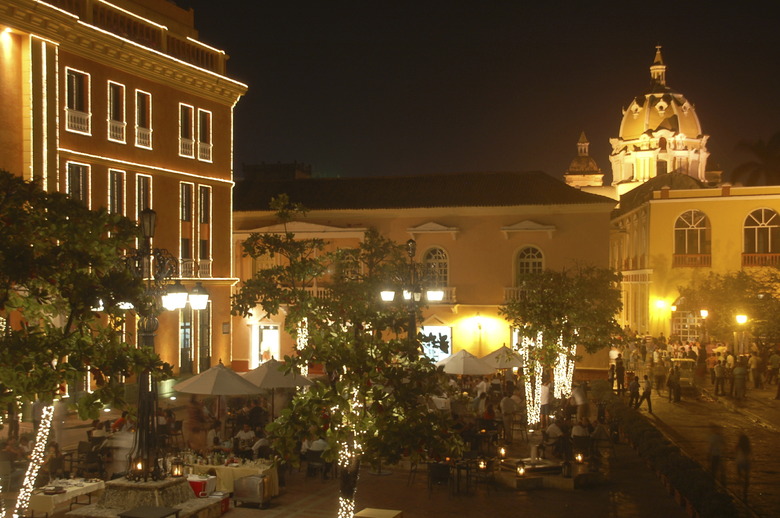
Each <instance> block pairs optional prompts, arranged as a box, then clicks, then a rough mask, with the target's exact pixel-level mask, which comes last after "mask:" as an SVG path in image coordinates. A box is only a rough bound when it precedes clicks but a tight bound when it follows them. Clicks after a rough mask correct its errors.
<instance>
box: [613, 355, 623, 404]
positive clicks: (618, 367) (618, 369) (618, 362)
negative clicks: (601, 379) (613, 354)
mask: <svg viewBox="0 0 780 518" xmlns="http://www.w3.org/2000/svg"><path fill="white" fill-rule="evenodd" d="M615 379H616V380H617V394H618V396H622V395H623V393H624V392H625V391H626V387H625V383H626V366H625V365H624V364H623V355H621V354H618V355H617V358H616V359H615Z"/></svg>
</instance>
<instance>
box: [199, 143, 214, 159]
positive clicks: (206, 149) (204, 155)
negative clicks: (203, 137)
mask: <svg viewBox="0 0 780 518" xmlns="http://www.w3.org/2000/svg"><path fill="white" fill-rule="evenodd" d="M198 160H202V161H203V162H211V144H209V143H207V142H198Z"/></svg>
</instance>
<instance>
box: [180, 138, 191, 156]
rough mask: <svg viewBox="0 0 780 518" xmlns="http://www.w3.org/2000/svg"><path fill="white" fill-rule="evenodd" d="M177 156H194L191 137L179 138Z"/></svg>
mask: <svg viewBox="0 0 780 518" xmlns="http://www.w3.org/2000/svg"><path fill="white" fill-rule="evenodd" d="M179 156H186V157H189V158H192V157H194V156H195V141H193V140H192V139H191V138H184V137H182V138H180V139H179Z"/></svg>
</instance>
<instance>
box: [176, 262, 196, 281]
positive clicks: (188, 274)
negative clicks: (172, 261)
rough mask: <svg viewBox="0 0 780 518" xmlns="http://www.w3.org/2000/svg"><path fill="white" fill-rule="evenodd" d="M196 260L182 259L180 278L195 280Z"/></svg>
mask: <svg viewBox="0 0 780 518" xmlns="http://www.w3.org/2000/svg"><path fill="white" fill-rule="evenodd" d="M195 268H196V265H195V259H182V260H181V261H180V262H179V277H182V278H193V277H195Z"/></svg>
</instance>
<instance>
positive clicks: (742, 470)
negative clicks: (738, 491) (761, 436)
mask: <svg viewBox="0 0 780 518" xmlns="http://www.w3.org/2000/svg"><path fill="white" fill-rule="evenodd" d="M735 460H736V462H737V480H739V482H740V484H741V485H742V499H743V500H744V501H745V502H747V500H748V485H749V484H750V461H751V447H750V439H748V436H747V435H745V434H741V435H740V436H739V439H737V454H736V458H735Z"/></svg>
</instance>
